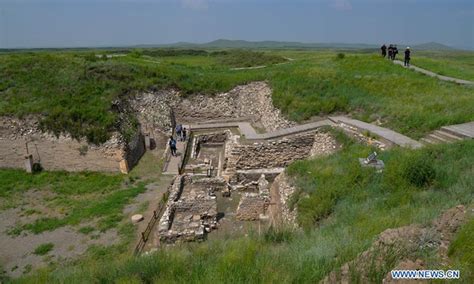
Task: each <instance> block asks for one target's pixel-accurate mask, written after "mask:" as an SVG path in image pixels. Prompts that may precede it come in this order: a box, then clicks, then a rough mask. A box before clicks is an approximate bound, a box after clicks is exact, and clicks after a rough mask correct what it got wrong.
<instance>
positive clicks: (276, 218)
mask: <svg viewBox="0 0 474 284" xmlns="http://www.w3.org/2000/svg"><path fill="white" fill-rule="evenodd" d="M295 191H296V188H295V187H294V185H293V184H292V183H291V181H290V178H289V177H288V176H287V174H286V173H285V172H283V173H281V174H280V175H278V176H277V177H276V178H275V180H274V181H273V184H272V185H271V187H270V196H271V202H272V205H271V206H270V207H269V213H270V217H271V219H272V221H273V224H275V225H278V226H287V227H297V226H298V224H297V221H296V216H297V214H298V213H297V209H296V208H294V209H293V210H292V209H291V208H290V205H289V201H290V198H291V196H292V195H293V194H294V193H295Z"/></svg>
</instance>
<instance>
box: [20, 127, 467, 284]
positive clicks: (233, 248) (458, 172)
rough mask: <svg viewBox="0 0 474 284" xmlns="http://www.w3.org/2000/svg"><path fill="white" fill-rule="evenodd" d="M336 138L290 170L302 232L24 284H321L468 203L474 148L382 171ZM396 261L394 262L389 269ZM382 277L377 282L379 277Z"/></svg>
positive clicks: (402, 158) (100, 265)
mask: <svg viewBox="0 0 474 284" xmlns="http://www.w3.org/2000/svg"><path fill="white" fill-rule="evenodd" d="M338 135H339V136H340V138H339V139H340V140H341V141H342V142H343V143H344V144H345V148H344V149H343V150H341V151H340V152H338V153H336V154H334V155H332V156H328V157H323V158H318V159H314V160H308V161H300V162H297V163H295V164H294V165H292V166H290V168H289V169H288V172H289V174H290V175H291V176H292V177H294V178H298V180H297V185H298V188H299V194H298V196H299V198H297V199H296V200H295V206H296V207H297V208H298V210H299V215H300V217H299V221H300V222H301V223H302V225H303V226H304V228H305V231H304V232H286V231H281V232H279V231H276V232H275V231H269V232H267V233H265V234H263V235H262V236H258V234H257V233H254V234H251V235H249V237H243V238H238V239H228V240H215V241H208V242H205V243H202V244H184V245H178V246H175V247H169V248H162V249H160V250H159V251H158V252H157V253H155V254H153V255H151V256H143V257H139V258H133V257H129V256H125V255H122V256H121V257H117V255H116V254H112V255H111V256H109V255H107V254H102V253H98V254H97V255H96V256H97V257H96V258H88V259H86V260H83V261H80V262H79V263H75V264H73V265H70V266H66V267H62V268H59V269H57V270H54V271H53V270H51V269H44V270H41V271H38V272H36V273H34V274H33V275H32V276H30V277H26V278H22V279H20V280H19V282H28V281H31V280H32V279H35V280H36V281H37V282H40V283H45V282H48V283H59V282H62V283H64V282H127V281H128V282H155V283H156V282H158V283H183V282H186V283H189V282H192V283H209V282H229V281H231V282H233V283H262V282H264V283H272V282H278V283H315V282H318V281H320V280H321V279H323V278H324V277H325V276H326V275H327V274H328V273H329V272H330V271H332V270H334V269H336V268H338V267H340V266H341V265H342V264H343V263H345V262H347V261H350V260H352V259H354V258H355V257H356V256H357V255H358V254H359V253H361V252H362V251H364V250H366V249H367V248H368V247H370V245H371V244H372V242H373V241H374V239H375V238H376V236H377V235H378V234H379V233H381V232H382V231H384V230H385V229H387V228H396V227H400V226H404V225H408V224H413V223H419V224H422V225H423V224H424V225H426V224H429V223H430V222H431V221H432V220H433V219H434V218H436V217H437V216H439V215H440V214H441V213H442V212H443V211H444V210H446V209H448V208H451V207H453V206H455V205H458V204H470V203H472V200H473V197H474V196H473V195H474V192H473V189H472V184H474V174H473V173H474V168H473V166H474V141H465V142H461V143H456V144H449V145H438V146H433V147H427V148H424V149H421V150H416V151H415V150H413V151H406V150H405V149H393V150H389V151H386V152H383V153H382V154H381V155H380V156H379V157H380V158H381V159H382V160H384V162H385V164H386V169H385V170H384V172H383V173H381V174H379V173H376V172H375V171H374V170H371V169H366V168H361V167H360V166H359V164H358V161H357V158H358V157H364V156H366V155H367V154H368V153H369V152H370V151H372V149H370V148H369V147H365V146H361V145H358V144H354V143H353V142H351V140H349V139H346V138H344V137H343V136H342V135H341V134H338ZM420 157H423V158H426V159H428V160H427V163H429V164H430V165H431V166H432V168H433V169H434V171H435V173H436V174H435V175H434V176H431V175H429V176H430V177H431V178H430V179H429V180H430V182H427V183H420V184H418V183H413V182H412V181H411V178H409V177H407V175H406V171H407V166H408V165H409V164H410V163H411V161H419V159H420ZM421 176H423V175H421ZM415 180H417V179H416V178H415ZM316 200H318V201H319V202H315V201H316ZM309 205H313V206H309ZM466 230H467V231H466V233H464V235H463V234H462V233H461V234H460V237H459V238H461V239H462V241H461V243H462V244H463V245H462V246H460V247H459V246H458V249H452V250H453V252H452V254H451V255H460V254H459V252H461V251H462V250H463V249H464V248H467V247H466V245H469V244H468V243H467V242H466V240H468V239H466V238H469V236H470V235H471V234H470V231H469V229H466ZM412 254H413V255H414V257H423V256H424V254H423V253H422V252H412ZM400 257H401V256H399V255H394V256H393V257H391V259H390V262H391V263H396V262H397V261H398V260H399V258H400ZM459 257H460V258H462V257H463V256H462V255H460V256H459ZM467 261H469V259H468V258H467ZM432 268H434V269H438V268H439V267H432ZM383 269H385V270H386V269H388V267H385V268H383ZM453 269H455V268H454V267H453ZM385 270H384V271H373V272H371V275H372V276H373V277H374V279H379V278H380V277H381V276H383V275H384V272H386V271H385ZM230 279H231V280H230ZM463 280H465V281H464V282H468V281H467V280H466V279H463Z"/></svg>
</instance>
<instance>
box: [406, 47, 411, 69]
mask: <svg viewBox="0 0 474 284" xmlns="http://www.w3.org/2000/svg"><path fill="white" fill-rule="evenodd" d="M410 55H411V51H410V47H409V46H407V49H405V66H406V67H410Z"/></svg>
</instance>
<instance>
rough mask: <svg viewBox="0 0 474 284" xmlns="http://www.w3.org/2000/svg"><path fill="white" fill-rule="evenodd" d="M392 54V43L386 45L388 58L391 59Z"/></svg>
mask: <svg viewBox="0 0 474 284" xmlns="http://www.w3.org/2000/svg"><path fill="white" fill-rule="evenodd" d="M392 56H393V44H391V45H389V47H388V59H392Z"/></svg>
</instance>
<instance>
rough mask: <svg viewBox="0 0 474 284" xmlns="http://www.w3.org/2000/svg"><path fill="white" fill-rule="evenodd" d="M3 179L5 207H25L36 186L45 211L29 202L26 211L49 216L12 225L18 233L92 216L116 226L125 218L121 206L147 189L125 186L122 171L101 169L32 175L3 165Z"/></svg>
mask: <svg viewBox="0 0 474 284" xmlns="http://www.w3.org/2000/svg"><path fill="white" fill-rule="evenodd" d="M0 180H1V182H0V194H1V197H2V202H1V205H2V206H1V208H2V209H3V210H5V209H8V208H16V207H19V206H21V207H23V206H22V204H21V202H22V200H24V199H23V198H22V195H23V194H24V193H25V192H26V191H29V190H32V189H34V190H35V191H36V192H37V195H38V199H42V202H41V205H42V209H43V208H44V209H43V211H44V212H42V211H40V210H38V209H35V208H31V207H30V206H26V207H25V208H28V209H27V210H30V211H29V212H26V214H30V213H31V214H38V215H40V216H46V217H41V218H38V219H36V220H35V221H34V222H32V223H26V224H19V225H18V226H16V227H14V228H10V229H9V231H8V233H9V234H10V235H19V234H21V233H22V232H23V231H26V232H31V233H33V234H39V233H42V232H44V231H51V230H55V229H57V228H60V227H63V226H66V225H78V224H80V223H81V222H84V221H90V220H93V219H95V220H96V222H97V228H96V229H98V230H99V231H106V230H108V229H110V228H113V227H116V226H117V224H118V223H119V222H120V221H121V220H122V219H123V216H122V208H123V207H124V206H125V205H126V204H128V203H129V202H130V200H131V199H132V198H133V197H135V196H136V195H138V194H139V193H142V192H143V191H144V190H145V189H144V187H143V185H142V184H137V185H135V186H133V185H131V186H130V187H128V186H124V185H123V182H124V180H123V177H122V176H120V175H104V174H98V173H79V174H74V173H65V172H42V173H38V174H35V175H30V174H27V173H25V172H24V171H21V170H6V169H3V170H1V171H0ZM43 195H44V196H45V197H44V198H42V197H43ZM50 216H55V217H50Z"/></svg>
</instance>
